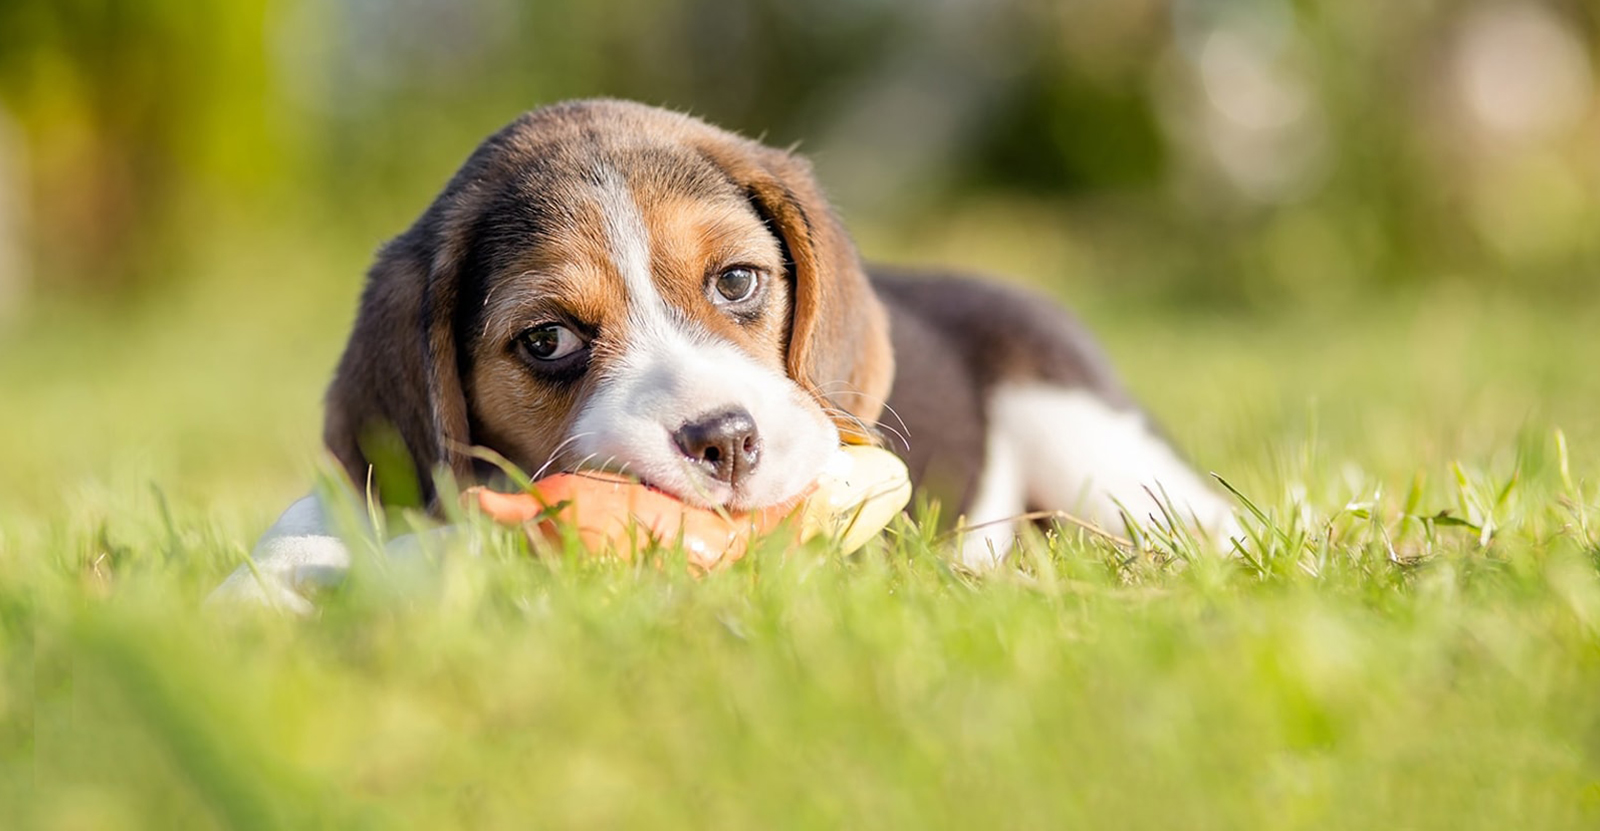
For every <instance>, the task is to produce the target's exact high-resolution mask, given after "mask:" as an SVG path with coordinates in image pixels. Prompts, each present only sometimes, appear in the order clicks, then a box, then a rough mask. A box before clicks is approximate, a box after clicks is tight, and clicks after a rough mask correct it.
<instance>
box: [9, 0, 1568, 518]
mask: <svg viewBox="0 0 1600 831" xmlns="http://www.w3.org/2000/svg"><path fill="white" fill-rule="evenodd" d="M1597 66H1600V6H1596V5H1595V4H1594V3H1592V2H1587V0H1485V1H1484V2H1469V1H1467V0H1460V1H1459V2H1428V1H1426V0H1423V1H1422V2H1409V3H1384V2H1310V1H1309V0H1302V1H1301V2H1289V0H1073V2H1046V0H937V2H923V0H812V1H811V2H806V3H795V2H785V1H784V0H753V2H737V3H732V2H710V0H615V1H614V2H588V1H587V0H544V1H543V2H538V3H521V2H513V1H512V0H394V1H393V2H378V0H325V1H324V2H310V1H309V0H236V2H229V3H190V2H180V1H179V0H144V2H139V3H115V2H109V1H108V0H10V2H7V3H4V4H0V350H4V352H5V354H4V356H3V358H0V380H3V381H4V382H5V384H6V387H7V388H8V390H9V392H10V395H9V396H8V397H11V398H12V404H11V405H8V406H10V408H11V409H12V412H11V413H10V414H9V415H8V416H7V417H6V421H5V426H6V427H7V430H6V431H5V432H6V434H7V436H8V438H7V439H6V446H5V451H6V455H7V456H9V457H10V458H9V459H8V462H9V464H10V466H11V468H12V470H13V472H14V475H13V476H12V477H9V479H10V481H11V483H12V484H10V485H8V486H5V487H7V488H9V490H10V493H9V495H10V496H12V497H14V498H17V499H22V500H24V501H25V502H27V501H31V502H32V503H33V504H43V502H44V501H46V500H51V499H54V498H55V497H54V496H53V495H50V494H52V493H53V492H55V491H58V490H60V489H61V488H68V489H73V488H76V489H78V491H79V492H81V491H83V490H84V489H89V490H93V489H95V488H104V489H112V490H115V489H122V488H126V487H129V486H132V485H130V483H135V484H136V483H139V482H146V483H147V482H158V483H167V484H166V485H165V486H167V487H174V488H179V489H181V488H183V487H184V485H182V484H174V483H184V482H188V483H195V485H194V487H195V488H196V491H195V493H196V496H197V498H198V497H199V496H200V495H201V494H203V493H204V489H205V488H206V487H209V486H210V484H212V483H215V482H217V481H222V480H224V479H228V478H229V475H230V471H231V472H233V475H237V472H238V471H240V470H245V471H250V472H251V475H257V474H258V473H259V475H261V476H264V477H266V478H267V479H269V480H272V481H275V482H279V481H281V482H288V481H303V476H304V474H305V473H306V472H307V469H308V468H309V467H312V466H314V464H315V462H314V461H313V458H314V455H315V447H316V432H317V426H318V420H319V414H318V413H319V403H318V396H319V394H320V390H321V386H322V385H323V384H324V383H325V381H326V378H327V373H328V370H329V368H331V366H332V365H333V362H334V360H335V358H336V356H337V351H338V349H339V347H340V345H341V344H342V339H343V337H344V334H345V332H346V331H347V327H348V323H349V320H350V319H351V315H352V312H353V307H354V301H355V297H356V293H357V291H358V288H359V284H360V279H361V274H362V271H363V270H364V268H365V266H366V264H367V260H368V258H369V257H370V255H371V252H372V251H373V250H374V249H375V248H376V247H377V246H378V245H379V244H380V243H381V242H382V241H383V240H384V239H386V238H387V237H388V236H390V235H393V234H394V233H396V232H398V231H399V230H401V229H402V228H403V227H405V225H407V224H408V223H409V222H410V221H411V220H412V218H414V217H415V216H416V215H417V214H418V213H419V212H420V211H421V210H422V208H423V207H424V206H425V205H426V204H427V202H428V201H429V200H430V198H431V197H432V194H433V193H434V192H435V191H436V190H437V189H438V188H439V187H440V186H442V184H443V182H444V181H445V179H446V178H447V177H448V176H449V174H450V173H451V172H452V171H453V170H454V168H455V167H456V166H457V165H458V164H459V163H460V161H461V160H462V159H464V158H465V156H466V155H467V153H468V152H470V150H471V149H472V147H473V146H474V145H475V144H476V143H477V142H478V141H479V140H480V139H481V138H482V137H484V136H485V135H486V134H488V133H489V132H491V131H492V130H494V129H496V128H497V127H499V126H500V125H502V124H504V123H505V122H507V121H509V120H510V119H511V118H513V117H514V116H515V115H516V114H517V113H518V112H520V111H522V110H525V109H528V108H531V107H534V106H537V105H539V104H542V103H548V102H552V101H556V100H559V99H564V98H569V97H576V96H590V95H611V96H620V97H627V98H634V99H638V100H642V101H645V102H649V103H656V104H663V105H666V106H669V107H674V108H678V109H683V110H688V111H691V112H694V113H696V114H698V115H701V116H703V117H705V118H707V119H709V120H711V121H713V122H716V123H719V124H722V125H724V126H727V127H730V128H733V129H736V130H739V131H742V132H744V133H747V134H750V135H754V136H761V137H764V138H765V139H766V140H767V141H769V142H771V143H774V144H778V145H791V144H793V145H796V146H798V148H799V149H800V150H801V151H802V152H804V153H807V154H809V155H810V156H811V157H812V158H813V160H814V161H815V163H816V166H817V169H818V171H819V174H820V176H821V178H822V180H823V182H824V184H825V186H826V187H827V189H828V190H829V192H830V193H831V195H832V196H833V198H834V199H835V201H836V202H837V203H838V205H839V206H840V208H841V210H842V212H843V214H844V216H845V218H846V221H847V222H848V224H849V225H850V227H851V228H852V230H853V232H854V233H855V234H856V236H857V238H858V240H859V241H860V243H861V245H862V247H863V249H864V251H865V252H866V253H867V254H868V256H869V257H874V258H879V259H887V260H900V261H912V262H923V263H941V264H954V265H958V266H969V267H974V268H980V269H984V270H986V271H990V272H993V273H995V274H997V275H1000V278H1001V279H1009V280H1017V281H1024V282H1031V283H1034V284H1036V285H1040V286H1043V287H1045V288H1046V290H1048V291H1051V292H1053V293H1055V294H1057V295H1058V296H1061V297H1063V298H1065V299H1067V300H1068V301H1070V302H1073V303H1074V304H1075V305H1077V306H1078V308H1080V309H1081V310H1083V312H1084V314H1085V315H1086V316H1087V317H1088V318H1089V319H1090V322H1091V324H1093V325H1095V326H1096V328H1100V329H1101V330H1103V331H1104V332H1105V333H1106V337H1107V338H1108V340H1109V341H1110V342H1111V345H1112V347H1113V352H1114V354H1115V355H1116V357H1117V359H1118V361H1119V362H1121V363H1122V364H1123V365H1124V366H1125V367H1126V368H1127V369H1128V370H1129V375H1130V376H1131V377H1132V378H1133V382H1134V385H1135V387H1136V388H1137V389H1139V390H1140V391H1141V393H1143V394H1144V395H1146V396H1147V397H1149V398H1151V399H1152V400H1153V404H1154V406H1155V408H1156V410H1157V411H1158V413H1159V414H1161V415H1162V416H1163V417H1164V418H1165V419H1166V420H1167V421H1169V422H1176V424H1175V430H1176V433H1177V434H1178V436H1179V437H1180V438H1183V439H1191V440H1192V439H1194V438H1195V437H1204V446H1203V447H1201V448H1199V449H1197V451H1196V452H1197V453H1198V455H1200V457H1201V459H1202V461H1204V462H1215V461H1217V460H1220V459H1227V458H1231V457H1233V456H1234V455H1235V454H1237V453H1240V452H1256V453H1257V454H1258V458H1259V455H1260V453H1261V452H1263V451H1259V450H1256V451H1252V450H1251V448H1254V447H1257V446H1258V445H1259V444H1260V443H1261V441H1262V437H1263V436H1267V437H1268V438H1271V437H1273V436H1276V435H1289V434H1299V435H1306V434H1310V433H1314V432H1316V429H1317V428H1316V423H1317V422H1318V421H1319V419H1322V420H1324V421H1325V422H1326V423H1328V424H1331V425H1333V426H1332V428H1331V429H1332V430H1333V431H1334V432H1339V431H1344V432H1345V434H1347V435H1348V436H1349V437H1350V441H1349V442H1347V447H1352V448H1365V449H1363V450H1358V451H1356V455H1357V456H1358V457H1360V458H1362V459H1363V461H1364V462H1365V463H1367V464H1377V465H1378V466H1380V467H1381V466H1382V464H1383V463H1382V461H1381V460H1383V459H1390V458H1394V457H1395V456H1397V455H1403V454H1406V453H1410V454H1412V456H1411V458H1412V459H1422V460H1423V461H1424V462H1425V463H1426V461H1428V460H1429V459H1430V458H1432V456H1437V457H1446V456H1448V455H1449V454H1451V453H1458V452H1463V450H1465V451H1466V452H1469V453H1470V452H1471V449H1472V448H1473V447H1475V446H1479V445H1478V444H1477V441H1478V440H1480V439H1481V440H1482V446H1490V444H1491V443H1492V442H1495V441H1501V442H1503V441H1504V440H1505V439H1506V437H1507V436H1506V431H1507V430H1510V429H1512V428H1514V427H1515V426H1516V424H1518V423H1519V422H1521V421H1526V420H1528V419H1530V418H1532V419H1534V420H1536V421H1538V422H1539V423H1540V424H1543V423H1545V422H1546V421H1556V422H1558V423H1563V424H1566V425H1568V429H1569V430H1577V431H1579V432H1582V431H1583V430H1585V429H1586V428H1584V427H1582V424H1584V423H1588V422H1589V421H1592V418H1590V416H1589V415H1588V414H1587V412H1586V405H1582V404H1581V396H1574V395H1573V390H1574V389H1575V388H1581V389H1587V390H1593V389H1595V387H1594V386H1588V387H1581V385H1582V384H1585V383H1589V382H1588V381H1586V379H1587V378H1589V376H1590V375H1592V374H1593V373H1592V372H1589V371H1583V370H1580V369H1579V368H1580V367H1582V366H1585V365H1587V366H1593V363H1594V359H1595V358H1597V357H1600V348H1596V347H1595V346H1594V340H1593V337H1592V336H1591V335H1589V334H1587V333H1588V332H1591V331H1593V327H1594V324H1595V322H1596V321H1597V320H1600V318H1597V315H1596V312H1595V306H1596V302H1595V300H1594V297H1595V294H1596V285H1597V276H1600V233H1597V230H1600V81H1597ZM1419 321H1422V322H1419ZM1505 321H1515V323H1514V324H1513V323H1505ZM1260 332H1276V333H1277V335H1274V336H1270V337H1269V336H1263V339H1259V340H1251V339H1250V338H1251V337H1252V333H1260ZM1352 333H1353V334H1352ZM1339 338H1343V339H1344V340H1343V341H1341V340H1340V339H1339ZM1530 338H1531V339H1532V341H1531V342H1530ZM1202 342H1203V343H1204V344H1206V346H1205V348H1202V349H1197V348H1195V346H1194V345H1195V344H1197V343H1202ZM1346 342H1357V343H1361V344H1363V348H1364V349H1367V350H1368V352H1369V353H1370V355H1368V356H1367V357H1363V358H1361V359H1359V360H1354V361H1351V360H1346V361H1344V362H1343V363H1340V362H1338V360H1337V356H1333V357H1330V356H1328V355H1326V354H1324V353H1325V352H1326V350H1328V349H1334V348H1337V347H1336V344H1339V343H1346ZM1519 361H1520V362H1521V363H1518V362H1519ZM1319 362H1320V363H1319ZM1480 370H1481V371H1480ZM1441 378H1442V379H1443V380H1436V379H1441ZM1473 378H1482V379H1494V380H1493V382H1492V383H1491V382H1489V381H1484V382H1483V383H1474V382H1473V381H1472V379H1473ZM1430 379H1435V380H1430ZM1430 384H1437V385H1438V387H1439V389H1438V390H1437V393H1438V394H1437V395H1433V396H1429V395H1426V394H1418V393H1417V390H1418V389H1419V388H1420V389H1421V390H1422V391H1423V393H1426V392H1427V391H1428V389H1429V385H1430ZM1507 384H1510V385H1511V386H1507ZM1230 385H1231V386H1230ZM1518 385H1521V386H1518ZM1230 388H1231V389H1232V390H1234V391H1235V393H1234V394H1229V393H1228V392H1227V390H1228V389H1230ZM1202 390H1209V391H1210V394H1211V397H1209V398H1204V397H1200V398H1197V397H1196V396H1197V395H1198V394H1199V392H1200V391H1202ZM1385 391H1387V392H1392V393H1395V394H1396V395H1400V394H1401V393H1407V394H1409V396H1410V397H1409V398H1404V397H1402V398H1393V397H1391V398H1389V399H1386V398H1385V396H1384V394H1383V393H1384V392H1385ZM1553 391H1560V392H1561V393H1562V394H1561V395H1554V394H1553ZM1350 400H1359V401H1364V402H1366V404H1365V405H1364V406H1362V407H1357V406H1356V405H1355V404H1352V403H1349V401H1350ZM1385 400H1393V401H1399V402H1402V403H1395V404H1393V405H1392V410H1391V411H1389V412H1388V414H1387V416H1385V411H1384V410H1383V407H1384V406H1385V405H1384V404H1383V402H1384V401H1385ZM1260 401H1265V402H1267V403H1265V404H1258V403H1252V402H1260ZM1551 401H1555V402H1556V403H1550V402H1551ZM1419 402H1423V403H1420V404H1419ZM1341 406H1342V407H1345V409H1344V410H1339V409H1338V408H1339V407H1341ZM1419 406H1420V407H1423V408H1424V411H1422V412H1418V411H1417V407H1419ZM1329 408H1332V409H1329ZM1490 410H1492V411H1493V416H1494V417H1493V418H1479V417H1478V416H1484V415H1485V414H1486V413H1489V412H1490ZM1329 413H1332V416H1331V417H1326V418H1324V417H1325V416H1327V415H1328V414H1329ZM1430 417H1433V418H1434V422H1432V423H1435V426H1436V428H1437V429H1435V428H1434V427H1430V428H1429V429H1428V430H1427V431H1424V432H1425V434H1426V435H1429V436H1433V435H1438V436H1440V437H1441V438H1440V439H1439V443H1438V445H1437V446H1434V447H1422V448H1418V447H1417V440H1416V436H1417V433H1418V430H1417V429H1416V428H1415V426H1414V425H1415V423H1416V422H1415V419H1418V418H1422V419H1427V418H1430ZM1385 418H1387V419H1388V421H1387V422H1386V421H1385ZM1405 419H1413V421H1412V422H1410V423H1411V425H1412V426H1410V427H1407V428H1406V429H1400V428H1398V427H1396V428H1395V429H1393V430H1390V431H1389V432H1387V433H1386V432H1385V429H1384V425H1385V424H1400V423H1401V422H1402V421H1404V420H1405ZM1575 423H1576V426H1574V424H1575ZM1474 424H1477V425H1484V424H1492V425H1494V426H1493V427H1492V428H1484V429H1486V430H1489V433H1490V434H1488V435H1481V436H1475V435H1474V434H1473V432H1472V431H1473V430H1474V427H1473V425H1474ZM1191 425H1192V426H1191ZM1507 425H1511V426H1510V427H1508V426H1507ZM1274 431H1277V432H1276V433H1275V432H1274ZM1386 435H1388V436H1389V437H1390V442H1389V444H1387V445H1385V444H1384V443H1383V441H1384V437H1385V436H1386ZM1192 443H1193V442H1192V441H1191V444H1192ZM224 450H226V452H223V451H224ZM130 454H134V455H133V457H130ZM140 454H142V455H140ZM1429 454H1432V456H1430V455H1429ZM130 458H133V461H129V459H130ZM279 459H289V460H292V461H289V462H278V461H274V460H279ZM118 460H121V461H118ZM123 462H127V464H125V465H123V464H122V463H123ZM1404 464H1405V463H1404V462H1402V463H1398V464H1396V465H1395V468H1396V472H1403V470H1402V469H1403V467H1404ZM118 465H122V467H125V468H126V469H127V470H129V471H137V472H136V473H128V474H127V476H126V477H125V478H126V480H127V481H121V480H118V479H117V476H118V475H119V474H116V473H114V472H108V471H111V470H112V469H113V468H117V467H118ZM274 477H276V478H274ZM41 482H43V483H47V485H48V486H46V487H42V488H41V487H39V486H38V483H41ZM140 487H142V485H141V486H140ZM269 490H271V492H272V494H273V495H274V496H276V494H277V492H278V487H277V486H274V487H273V488H271V489H269Z"/></svg>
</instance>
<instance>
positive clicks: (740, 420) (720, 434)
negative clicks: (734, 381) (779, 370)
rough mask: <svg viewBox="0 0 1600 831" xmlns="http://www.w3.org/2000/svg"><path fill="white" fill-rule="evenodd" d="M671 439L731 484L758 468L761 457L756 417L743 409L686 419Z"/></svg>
mask: <svg viewBox="0 0 1600 831" xmlns="http://www.w3.org/2000/svg"><path fill="white" fill-rule="evenodd" d="M672 440H673V441H675V442H677V444H678V449H679V450H682V451H683V455H685V456H688V457H689V460H690V461H691V462H693V463H694V464H695V465H697V466H699V467H700V468H701V469H702V470H704V471H706V472H707V473H709V474H711V475H712V476H715V477H716V478H718V479H721V480H722V481H724V482H727V483H728V484H730V485H731V484H733V483H734V481H735V480H737V479H739V478H741V477H743V476H746V475H748V474H749V473H750V471H752V470H755V467H756V463H757V462H759V461H760V460H761V436H759V435H758V434H757V433H756V422H755V419H753V418H751V417H750V414H749V413H747V412H745V411H744V410H742V409H739V410H723V411H722V412H717V413H712V414H710V415H705V416H701V417H700V418H697V419H695V420H694V421H690V422H686V423H685V424H684V425H683V426H682V427H679V428H678V429H677V431H676V432H674V433H673V434H672Z"/></svg>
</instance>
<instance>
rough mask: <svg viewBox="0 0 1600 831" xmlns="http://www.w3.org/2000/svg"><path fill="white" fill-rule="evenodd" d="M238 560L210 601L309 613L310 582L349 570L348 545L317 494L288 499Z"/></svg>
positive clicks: (325, 581) (322, 582)
mask: <svg viewBox="0 0 1600 831" xmlns="http://www.w3.org/2000/svg"><path fill="white" fill-rule="evenodd" d="M250 560H251V562H250V563H249V564H248V565H243V566H240V567H239V568H238V569H237V570H236V571H234V572H233V574H231V575H229V576H228V579H227V580H224V581H223V582H222V585H220V586H217V588H216V589H215V590H214V591H212V592H211V596H210V597H209V598H207V599H206V603H207V605H210V606H232V605H245V604H262V605H267V606H275V607H278V608H282V609H285V610H287V611H290V612H294V613H295V614H300V615H306V614H310V613H311V612H312V611H313V607H312V605H311V601H310V600H308V599H307V598H306V592H307V589H309V588H311V587H312V586H327V585H332V584H334V583H337V582H339V580H341V579H343V577H344V575H345V572H347V571H349V570H350V549H349V548H347V547H346V546H345V544H344V540H341V539H339V538H338V537H337V536H335V535H334V533H333V530H332V525H331V523H330V522H329V517H328V511H327V508H326V506H325V505H323V504H322V499H321V498H320V497H318V496H316V495H315V494H313V495H311V496H307V497H305V498H304V499H301V500H299V501H297V502H295V503H294V504H293V505H290V506H289V508H288V510H286V511H284V512H283V515H282V516H279V517H278V521H277V522H274V523H273V524H272V527H271V528H268V529H267V532H266V533H265V534H262V535H261V539H260V540H259V541H257V542H256V547H255V549H254V550H253V551H251V552H250Z"/></svg>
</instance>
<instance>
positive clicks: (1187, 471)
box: [959, 384, 1240, 567]
mask: <svg viewBox="0 0 1600 831" xmlns="http://www.w3.org/2000/svg"><path fill="white" fill-rule="evenodd" d="M1152 493H1154V494H1155V496H1154V497H1152V496H1151V494H1152ZM1018 494H1024V495H1025V496H1026V499H1025V500H1024V499H1020V498H1018V496H1017V495H1018ZM1165 500H1170V502H1171V503H1172V506H1173V507H1174V508H1176V510H1177V514H1178V516H1179V517H1180V519H1182V520H1183V521H1185V522H1188V523H1191V524H1194V525H1197V526H1198V527H1199V529H1200V530H1201V531H1202V532H1204V533H1205V534H1207V535H1209V536H1210V537H1211V539H1212V541H1213V542H1214V543H1215V544H1218V545H1222V546H1226V545H1227V541H1228V538H1229V537H1235V536H1239V533H1240V532H1239V530H1238V521H1237V519H1236V518H1235V517H1234V515H1233V511H1232V509H1231V508H1230V507H1229V505H1228V503H1227V502H1226V501H1224V500H1223V499H1222V497H1220V496H1218V495H1217V493H1216V492H1215V491H1213V490H1212V489H1211V488H1210V487H1209V486H1208V485H1207V484H1206V483H1205V481H1204V480H1203V479H1201V477H1200V476H1199V475H1198V474H1196V473H1195V471H1194V470H1193V469H1192V468H1190V467H1189V465H1188V464H1186V463H1185V462H1184V461H1183V460H1182V459H1181V458H1179V457H1178V454H1177V453H1176V452H1174V451H1173V449H1172V447H1171V446H1170V445H1168V444H1167V443H1166V441H1164V440H1162V438H1161V437H1160V436H1158V435H1156V433H1155V432H1154V431H1153V430H1152V429H1151V427H1150V424H1149V421H1148V420H1147V419H1146V418H1145V416H1144V414H1143V413H1141V412H1139V411H1137V410H1118V409H1115V408H1113V407H1111V406H1110V405H1108V404H1107V403H1106V402H1105V401H1104V400H1102V399H1101V398H1100V397H1099V396H1097V395H1095V394H1093V393H1091V392H1087V391H1084V390H1072V389H1063V388H1061V387H1054V386H1049V385H1044V384H1029V385H1013V386H1004V387H1000V388H998V389H996V390H995V391H994V392H993V394H992V395H991V398H990V401H989V440H988V451H987V458H986V459H985V465H984V471H983V476H982V478H981V479H980V487H979V491H978V497H977V499H976V500H974V503H973V508H972V510H971V511H970V512H969V517H968V522H969V524H976V523H978V522H982V521H987V520H989V519H992V518H994V515H996V514H998V515H1000V516H1002V517H1003V516H1006V515H1014V514H1017V513H1021V512H1022V511H1023V509H1024V508H1023V504H1028V505H1032V506H1035V507H1038V508H1042V509H1046V510H1063V511H1068V512H1070V513H1073V514H1075V515H1076V516H1078V517H1079V518H1081V519H1085V520H1088V521H1090V522H1093V523H1095V524H1096V525H1099V526H1100V527H1102V528H1105V529H1107V530H1118V529H1123V521H1122V511H1121V508H1119V507H1118V506H1119V505H1120V506H1121V507H1122V508H1126V509H1127V511H1128V513H1129V514H1130V515H1131V516H1132V518H1133V520H1134V521H1135V522H1138V523H1142V524H1143V523H1155V524H1161V523H1164V522H1165V520H1164V518H1163V513H1162V510H1161V502H1162V501H1165ZM1008 512H1009V514H1008ZM1012 525H1013V524H1012V523H1007V524H1003V525H1001V526H998V528H999V529H1000V531H999V532H993V531H991V532H989V533H984V531H986V530H988V529H981V530H980V531H978V532H974V535H973V536H972V537H969V538H968V541H967V542H966V543H965V544H963V546H962V550H961V552H960V555H959V556H960V557H961V560H962V562H964V563H966V564H967V565H969V566H975V567H981V566H982V565H985V564H992V563H993V562H997V560H996V558H995V557H993V556H992V555H991V554H990V553H989V545H990V543H991V542H992V541H993V540H994V538H995V537H996V536H1003V538H1004V539H1005V541H1006V542H1007V543H1008V544H1009V541H1010V540H1011V539H1012V538H1013V537H1014V530H1015V529H1014V528H1013V527H1012ZM994 551H996V552H998V553H1002V554H1003V553H1004V550H1003V549H1002V548H1001V547H1000V546H999V545H998V544H996V545H995V547H994Z"/></svg>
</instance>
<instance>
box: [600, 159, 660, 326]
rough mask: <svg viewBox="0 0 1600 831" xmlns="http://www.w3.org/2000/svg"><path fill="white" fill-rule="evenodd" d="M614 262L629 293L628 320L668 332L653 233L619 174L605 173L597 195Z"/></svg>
mask: <svg viewBox="0 0 1600 831" xmlns="http://www.w3.org/2000/svg"><path fill="white" fill-rule="evenodd" d="M596 199H597V200H598V201H599V203H600V221H601V227H602V228H604V231H605V236H606V249H607V250H608V251H609V252H610V254H611V262H612V264H613V265H615V266H616V267H617V273H619V274H621V275H622V285H623V287H624V288H626V289H627V291H628V317H629V319H630V320H631V321H632V322H633V324H634V325H636V326H641V327H645V328H650V329H655V330H657V331H664V330H665V329H666V328H667V327H668V326H669V325H670V319H669V315H668V313H667V303H666V301H665V300H663V299H662V298H661V294H660V293H659V292H657V291H656V284H655V280H654V278H652V277H651V275H650V230H649V229H648V228H646V227H645V224H644V216H643V215H642V214H640V212H639V204H638V203H637V202H635V201H634V199H633V193H632V192H631V191H629V190H628V184H627V182H625V181H623V179H622V177H621V176H619V175H618V174H617V172H616V171H615V170H612V169H611V168H609V167H608V168H606V169H604V170H603V171H602V172H601V177H600V185H599V188H598V192H597V194H596Z"/></svg>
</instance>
